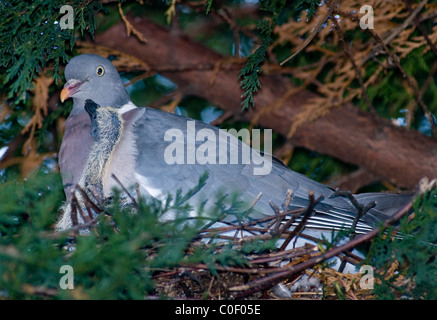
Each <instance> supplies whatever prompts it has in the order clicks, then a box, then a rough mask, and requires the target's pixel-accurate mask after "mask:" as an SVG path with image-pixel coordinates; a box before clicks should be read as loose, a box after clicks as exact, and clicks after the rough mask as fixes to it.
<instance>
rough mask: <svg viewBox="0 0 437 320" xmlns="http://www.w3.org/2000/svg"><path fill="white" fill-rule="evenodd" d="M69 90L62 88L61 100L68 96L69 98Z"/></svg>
mask: <svg viewBox="0 0 437 320" xmlns="http://www.w3.org/2000/svg"><path fill="white" fill-rule="evenodd" d="M70 95H71V92H70V90H68V88H64V89H62V91H61V102H64V101H65V100H67V99H68V98H70Z"/></svg>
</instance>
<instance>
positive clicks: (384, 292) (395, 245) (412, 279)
mask: <svg viewBox="0 0 437 320" xmlns="http://www.w3.org/2000/svg"><path fill="white" fill-rule="evenodd" d="M413 207H414V217H411V216H410V217H404V218H403V219H402V220H401V221H400V224H399V226H398V228H396V229H395V228H394V227H392V228H390V229H389V230H386V231H385V232H381V234H380V235H379V237H378V238H376V239H375V240H374V241H373V242H372V245H371V247H370V250H369V253H368V258H367V261H365V262H364V263H366V264H370V265H372V266H374V267H375V268H377V269H376V270H377V272H375V277H376V278H377V281H375V289H374V293H375V294H376V295H377V297H378V298H379V299H395V298H400V299H415V300H416V299H432V300H435V299H437V263H436V255H437V247H436V243H437V188H434V189H432V190H429V191H427V192H426V193H425V194H424V195H423V196H421V197H418V198H417V199H416V200H415V202H414V203H413ZM394 266H396V268H395V269H393V270H394V271H392V272H390V273H388V270H389V269H390V268H393V267H394Z"/></svg>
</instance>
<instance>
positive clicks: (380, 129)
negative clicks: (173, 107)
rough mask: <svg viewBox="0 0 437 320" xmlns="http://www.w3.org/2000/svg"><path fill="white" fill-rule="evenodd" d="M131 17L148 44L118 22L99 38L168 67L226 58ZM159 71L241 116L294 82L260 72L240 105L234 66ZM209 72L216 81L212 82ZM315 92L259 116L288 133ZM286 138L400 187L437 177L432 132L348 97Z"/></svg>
mask: <svg viewBox="0 0 437 320" xmlns="http://www.w3.org/2000/svg"><path fill="white" fill-rule="evenodd" d="M133 24H134V25H135V28H136V29H137V30H139V31H140V32H141V33H142V34H144V36H145V37H146V38H147V39H148V43H147V44H142V43H140V42H139V41H138V40H137V39H135V38H129V37H128V36H127V35H126V31H125V26H124V23H123V22H120V23H118V24H116V25H114V26H113V27H111V28H110V29H108V30H107V31H105V32H104V33H102V34H98V35H96V38H95V39H96V42H97V44H100V45H104V46H107V47H111V48H117V49H118V50H119V51H122V52H125V53H128V54H130V55H132V56H135V57H137V58H138V59H140V60H142V61H144V62H146V63H147V64H148V65H150V67H151V68H152V69H153V70H158V69H161V68H163V66H166V68H168V69H171V68H177V67H178V66H187V65H193V64H194V65H203V66H205V65H210V64H211V62H217V61H224V60H226V59H228V57H225V56H223V55H221V54H219V53H217V52H215V51H213V50H210V49H208V48H206V47H204V46H202V45H200V44H198V43H196V42H194V41H192V40H190V39H189V38H188V37H186V36H184V35H181V34H179V33H178V34H174V33H171V32H169V31H168V30H167V29H165V28H163V27H160V26H158V25H156V24H155V23H153V22H151V21H149V20H147V19H146V18H143V17H136V18H135V20H134V22H133ZM176 53H177V54H176ZM162 74H163V75H164V76H166V77H168V78H169V79H170V80H172V81H173V82H175V83H176V84H177V85H178V88H179V89H180V90H181V91H183V92H184V93H185V94H186V95H188V94H192V95H197V96H200V97H204V98H206V99H208V100H209V101H211V103H213V104H215V105H217V106H219V107H221V108H222V109H223V110H224V111H225V112H232V113H233V114H234V115H235V118H236V119H245V120H246V121H251V120H252V119H253V117H256V116H257V114H258V113H263V110H264V108H265V107H267V106H269V105H270V104H271V103H272V102H275V101H276V100H278V99H280V98H281V97H282V96H283V95H284V93H286V92H287V91H288V90H289V89H290V88H292V87H293V86H292V85H291V84H290V81H289V79H288V78H287V77H286V76H284V77H282V76H279V75H267V74H263V75H262V76H261V77H260V80H261V83H262V89H261V90H260V92H258V94H257V95H256V97H255V102H256V105H257V106H258V107H257V109H256V110H247V111H246V112H242V111H241V106H240V103H241V89H240V86H239V82H238V70H234V69H233V68H228V69H227V70H226V72H224V71H223V69H220V70H219V71H218V72H217V71H214V70H187V71H186V72H163V73H162ZM214 77H215V81H214V82H213V83H211V81H210V80H211V79H212V78H214ZM315 97H318V96H317V95H316V94H314V93H312V92H310V91H308V90H297V91H296V94H294V95H290V96H289V97H287V99H284V100H283V101H281V107H280V108H275V110H273V111H271V112H266V113H263V114H262V116H261V117H259V124H260V125H261V126H263V127H267V128H274V129H275V131H277V132H278V133H280V134H283V135H284V136H287V134H288V132H289V130H290V126H291V124H292V123H293V118H294V116H295V115H296V114H298V113H299V111H300V107H301V106H302V105H305V104H307V103H308V101H310V100H311V99H313V98H315ZM290 142H292V143H293V145H295V146H301V147H305V148H307V149H310V150H315V151H317V152H319V153H322V154H327V155H330V156H333V157H336V158H338V159H341V160H342V161H344V162H346V163H353V164H356V165H358V166H359V167H362V168H364V169H366V171H367V172H369V173H371V174H374V175H375V176H378V177H380V178H382V179H386V180H388V181H390V182H391V183H392V184H395V185H397V186H398V187H414V186H416V184H417V183H418V182H419V180H420V179H421V178H422V177H424V176H428V177H429V178H434V177H437V167H436V166H435V165H433V164H434V163H437V141H436V140H435V139H431V138H429V137H426V136H424V135H422V134H420V133H418V132H415V131H409V130H407V129H405V128H399V127H396V126H394V125H393V124H391V122H390V121H389V120H386V119H382V118H380V117H378V116H376V115H372V114H369V113H366V112H363V111H360V110H358V108H356V107H354V106H352V105H351V104H346V105H343V106H342V108H336V109H333V110H331V111H330V113H329V114H327V115H325V116H323V117H321V118H319V119H318V120H317V121H315V122H314V123H306V124H304V125H302V126H301V127H299V129H298V130H297V131H296V133H295V134H294V136H293V137H292V139H291V140H290Z"/></svg>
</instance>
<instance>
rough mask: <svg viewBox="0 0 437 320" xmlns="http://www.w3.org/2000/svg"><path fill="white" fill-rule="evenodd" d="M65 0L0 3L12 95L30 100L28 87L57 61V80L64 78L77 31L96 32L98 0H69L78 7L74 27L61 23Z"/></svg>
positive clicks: (1, 48)
mask: <svg viewBox="0 0 437 320" xmlns="http://www.w3.org/2000/svg"><path fill="white" fill-rule="evenodd" d="M65 4H67V3H66V2H65V1H60V0H57V1H42V0H36V1H30V2H29V1H21V0H12V1H2V2H1V3H0V16H1V17H2V20H1V21H0V34H1V35H2V41H0V68H4V70H2V73H4V72H5V78H4V79H3V85H6V88H7V89H8V92H9V94H8V97H9V98H16V97H18V100H26V95H25V93H26V91H27V90H29V89H30V88H31V83H32V80H33V79H34V78H35V77H37V76H38V74H39V73H40V72H41V71H42V69H43V68H45V67H47V66H48V65H49V64H53V68H54V73H53V77H54V79H55V80H61V77H60V75H59V73H58V72H59V67H60V65H61V64H64V63H65V62H67V60H68V59H67V58H68V55H67V52H71V50H72V49H73V45H74V42H75V39H76V36H75V32H78V33H79V34H80V35H82V36H83V35H84V33H85V31H88V32H90V33H91V34H93V32H94V30H95V28H96V26H95V11H97V10H100V9H101V5H100V4H99V3H98V2H96V1H79V0H74V1H69V2H68V5H71V6H72V7H73V10H74V30H71V29H65V30H62V29H61V27H60V19H61V18H62V17H63V16H64V15H65V13H64V14H62V13H60V9H61V7H62V6H63V5H65Z"/></svg>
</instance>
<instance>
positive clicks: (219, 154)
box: [57, 54, 411, 237]
mask: <svg viewBox="0 0 437 320" xmlns="http://www.w3.org/2000/svg"><path fill="white" fill-rule="evenodd" d="M65 78H66V80H67V82H66V84H65V86H64V89H63V90H62V92H61V101H62V102H63V101H64V100H66V99H68V98H70V97H71V98H73V102H74V105H73V109H72V111H71V113H70V115H69V117H68V119H67V120H66V129H65V135H64V138H63V141H62V145H61V149H60V152H59V166H60V170H61V174H62V179H63V184H64V190H65V194H66V198H67V202H68V201H70V200H71V192H72V190H74V188H75V185H76V184H77V183H79V181H80V179H81V177H82V176H83V173H84V170H86V166H87V165H88V164H87V159H88V155H89V153H90V150H91V148H92V145H93V143H94V140H93V136H92V132H91V131H92V125H91V121H90V117H89V115H88V114H87V112H86V110H85V108H84V106H85V104H86V100H87V99H90V100H92V101H94V102H95V103H96V104H98V105H100V106H102V107H107V106H109V107H112V108H116V109H117V110H118V112H119V113H120V114H121V117H122V119H123V129H122V134H121V137H120V140H119V141H118V143H117V145H116V146H115V149H114V150H113V151H112V154H111V157H110V159H108V162H107V164H106V169H105V175H104V177H103V194H104V196H105V197H108V196H110V195H111V190H112V188H114V187H115V188H119V187H120V186H119V184H118V183H117V182H116V181H115V180H114V179H113V178H111V174H114V175H115V176H116V177H117V178H118V180H119V181H120V182H121V183H122V185H124V186H126V187H132V186H134V185H135V184H136V183H137V184H138V185H139V187H140V191H141V194H142V195H146V194H147V195H150V196H152V197H156V198H165V197H166V195H167V194H168V193H172V194H175V192H176V190H177V189H182V191H183V192H187V191H188V190H190V189H192V188H194V187H195V186H196V185H197V184H198V182H199V178H200V177H201V176H202V175H203V174H204V173H205V172H206V171H207V172H208V179H207V180H206V183H205V185H204V186H203V188H201V189H200V191H199V192H198V193H196V194H195V195H194V196H193V198H192V201H193V203H194V204H200V203H202V202H204V201H207V200H209V202H211V201H214V198H215V195H216V194H217V193H220V192H222V193H223V192H225V193H229V194H231V193H232V192H234V191H236V192H238V194H239V195H240V197H241V200H243V201H245V202H246V203H247V207H248V208H249V207H250V206H252V205H253V207H252V209H251V211H250V215H251V217H252V218H261V217H266V216H271V215H274V214H275V212H274V211H273V210H272V208H271V206H270V203H274V204H276V205H277V206H280V205H281V204H283V203H284V199H285V197H286V194H287V191H288V190H291V191H292V200H291V202H290V203H289V207H290V209H293V208H302V207H306V206H307V205H308V204H309V200H308V194H309V192H310V191H312V192H313V193H314V196H315V197H316V198H318V197H320V196H324V200H323V201H321V202H319V203H318V204H317V205H316V206H315V209H314V211H315V213H314V214H313V216H312V217H311V218H310V220H309V222H308V224H307V227H306V228H307V229H306V230H308V229H310V230H315V233H313V234H315V235H316V236H317V235H318V236H319V237H320V233H317V232H318V230H332V228H340V227H342V226H350V225H351V223H352V221H353V220H354V219H355V217H356V215H357V209H356V207H354V205H353V204H352V203H351V202H350V200H348V199H347V198H345V197H331V196H333V194H334V192H335V190H333V189H331V188H329V187H327V186H325V185H322V184H320V183H318V182H316V181H313V180H311V179H309V178H307V177H306V176H304V175H302V174H299V173H297V172H294V171H292V170H291V169H289V168H288V167H287V166H285V165H284V164H283V163H282V162H280V161H279V160H278V159H276V158H274V157H272V156H269V155H267V154H264V153H261V152H257V151H254V150H253V149H251V148H250V147H249V146H248V145H246V144H245V143H242V142H241V140H240V139H238V138H236V137H235V136H233V135H231V134H230V133H228V132H225V131H224V130H220V129H219V128H216V127H214V126H211V125H209V124H206V123H203V122H201V121H196V120H193V119H189V118H186V117H183V116H180V115H176V114H171V113H167V112H163V111H159V110H156V109H152V108H148V107H141V108H139V107H137V106H136V105H135V104H134V103H132V101H131V99H130V97H129V95H128V93H127V92H126V90H125V88H124V85H123V82H122V80H121V77H120V75H119V74H118V72H117V70H116V68H115V67H114V65H113V64H112V63H111V62H110V61H109V60H107V59H106V58H103V57H101V56H98V55H94V54H82V55H79V56H76V57H74V58H72V59H71V60H70V62H69V63H68V65H67V66H66V69H65ZM114 130H117V129H116V128H114ZM213 149H215V151H214V150H213ZM231 154H233V155H234V156H235V154H237V158H232V155H231ZM244 155H250V159H249V160H250V161H247V159H246V161H244V159H243V158H244ZM196 156H197V157H196ZM232 160H233V161H232ZM260 164H262V165H263V167H262V166H261V165H260ZM262 168H264V169H266V170H267V171H266V172H264V174H263V173H262V172H261V173H259V172H258V173H257V170H260V169H262ZM261 171H262V170H261ZM260 194H261V197H260V198H259V199H258V200H255V199H257V197H259V195H260ZM355 199H356V200H357V201H358V202H359V203H361V204H367V203H368V202H371V201H375V202H376V206H375V207H374V208H372V209H370V210H369V211H368V212H367V213H366V214H365V215H364V217H362V218H361V220H360V222H359V223H358V226H357V231H360V232H366V231H368V230H370V229H371V228H372V227H374V226H376V225H378V224H379V222H380V221H383V220H385V219H387V218H389V217H390V216H391V215H393V214H394V213H395V212H396V211H397V210H398V209H399V208H401V207H402V206H403V205H405V204H406V203H407V202H409V201H410V200H411V195H392V194H383V193H365V194H358V195H355ZM71 226H72V221H71V218H70V217H69V216H68V213H65V212H64V214H63V216H62V217H61V219H60V220H59V222H58V224H57V229H59V230H62V229H67V228H69V227H71Z"/></svg>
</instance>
